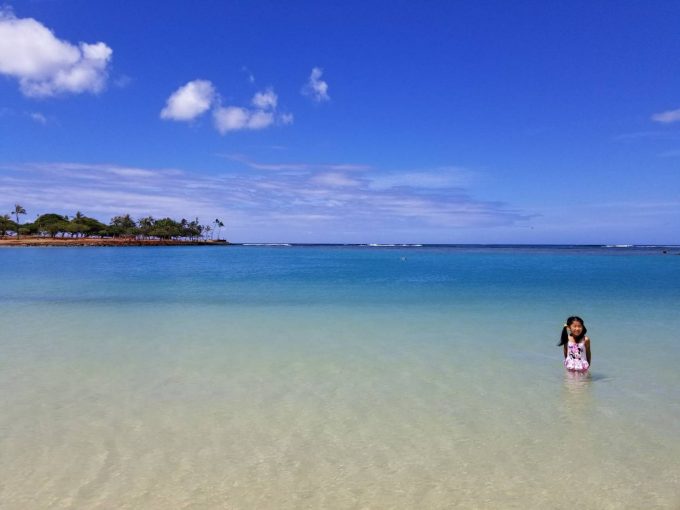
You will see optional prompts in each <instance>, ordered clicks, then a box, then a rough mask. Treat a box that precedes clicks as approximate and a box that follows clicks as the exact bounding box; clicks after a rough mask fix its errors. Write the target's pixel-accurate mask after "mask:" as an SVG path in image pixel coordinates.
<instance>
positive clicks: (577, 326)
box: [557, 315, 591, 372]
mask: <svg viewBox="0 0 680 510" xmlns="http://www.w3.org/2000/svg"><path fill="white" fill-rule="evenodd" d="M587 331H588V330H587V329H586V325H585V324H584V322H583V319H581V317H577V316H575V315H574V316H571V317H569V318H568V319H567V322H566V323H565V324H564V327H563V328H562V337H561V338H560V343H559V344H557V345H558V346H560V345H561V346H562V347H563V348H564V366H565V368H566V369H567V370H571V371H575V372H586V371H587V370H588V368H590V363H591V361H590V360H591V355H590V338H588V337H587V336H586V332H587Z"/></svg>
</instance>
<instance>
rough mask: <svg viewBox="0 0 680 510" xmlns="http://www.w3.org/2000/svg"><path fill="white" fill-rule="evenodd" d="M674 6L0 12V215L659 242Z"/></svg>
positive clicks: (669, 181)
mask: <svg viewBox="0 0 680 510" xmlns="http://www.w3.org/2000/svg"><path fill="white" fill-rule="evenodd" d="M678 27H680V2H671V1H662V0H658V1H607V2H603V1H569V2H565V1H550V2H545V1H532V2H527V1H516V2H507V1H498V2H494V1H468V2H464V1H423V2H407V1H401V0H391V1H373V2H371V1H362V2H355V1H337V2H324V1H319V0H317V1H314V2H311V1H310V2H306V1H299V2H274V1H269V2H263V1H210V0H201V1H198V2H185V1H175V0H166V1H164V2H162V3H159V2H140V1H136V0H135V1H133V0H117V1H105V0H102V1H97V2H92V1H90V0H25V1H11V0H10V1H9V2H6V3H4V4H0V213H2V214H4V211H3V210H2V209H3V208H4V209H5V210H6V212H7V213H9V212H10V211H11V210H13V208H14V204H16V203H18V204H21V205H22V206H23V207H24V208H26V210H27V213H28V214H27V216H26V217H25V218H22V221H27V220H31V219H34V218H35V217H36V216H37V215H38V214H43V213H46V212H56V213H60V214H67V215H73V214H75V212H76V211H81V212H83V213H84V214H87V215H89V216H93V217H96V218H99V219H100V220H103V221H105V222H108V221H109V220H110V218H111V217H113V216H114V215H119V214H126V213H129V214H130V215H132V216H133V217H134V218H140V217H143V216H147V215H153V216H154V217H166V216H169V217H172V218H175V219H180V218H188V219H193V218H195V217H198V218H199V220H200V221H201V222H203V223H210V222H212V221H213V220H214V219H215V218H219V219H221V220H222V221H223V222H224V223H225V228H224V229H223V233H226V237H227V238H228V239H229V240H230V241H233V242H301V243H304V242H308V243H314V242H319V243H325V242H332V243H335V242H337V243H527V244H542V243H546V244H553V243H554V244H680V30H678Z"/></svg>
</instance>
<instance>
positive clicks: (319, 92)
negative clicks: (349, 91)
mask: <svg viewBox="0 0 680 510" xmlns="http://www.w3.org/2000/svg"><path fill="white" fill-rule="evenodd" d="M322 74H323V69H321V68H320V67H315V68H314V69H312V72H311V74H310V75H309V80H307V83H306V84H305V86H304V87H303V88H302V94H303V95H305V96H308V97H310V98H312V100H314V101H316V102H317V103H323V102H325V101H329V100H330V96H329V95H328V82H326V81H324V80H322V79H321V75H322Z"/></svg>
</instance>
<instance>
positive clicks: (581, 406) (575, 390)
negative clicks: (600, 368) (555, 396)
mask: <svg viewBox="0 0 680 510" xmlns="http://www.w3.org/2000/svg"><path fill="white" fill-rule="evenodd" d="M593 380H594V378H593V375H592V374H591V373H590V372H576V371H574V370H565V371H564V384H563V388H564V391H563V398H562V400H563V401H564V404H565V408H566V412H567V413H568V414H569V415H570V418H576V417H578V416H580V415H581V413H583V412H584V411H586V410H588V409H590V408H591V404H592V401H593V396H592V392H591V384H592V382H593Z"/></svg>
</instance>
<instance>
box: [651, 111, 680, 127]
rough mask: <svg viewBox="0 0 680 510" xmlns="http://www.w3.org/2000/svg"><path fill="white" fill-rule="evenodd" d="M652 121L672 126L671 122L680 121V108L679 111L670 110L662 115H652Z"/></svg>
mask: <svg viewBox="0 0 680 510" xmlns="http://www.w3.org/2000/svg"><path fill="white" fill-rule="evenodd" d="M652 120H653V121H654V122H661V123H663V124H670V123H671V122H678V121H680V108H678V109H677V110H668V111H665V112H661V113H655V114H654V115H652Z"/></svg>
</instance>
